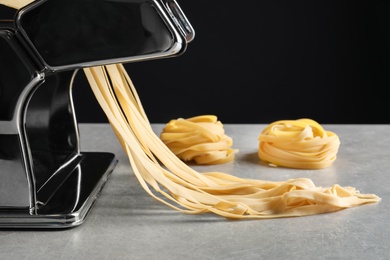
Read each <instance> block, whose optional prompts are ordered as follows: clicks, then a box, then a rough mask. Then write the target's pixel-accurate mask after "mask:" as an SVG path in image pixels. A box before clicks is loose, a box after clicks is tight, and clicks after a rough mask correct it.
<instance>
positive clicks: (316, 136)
mask: <svg viewBox="0 0 390 260" xmlns="http://www.w3.org/2000/svg"><path fill="white" fill-rule="evenodd" d="M258 139H259V148H258V155H259V158H260V159H261V160H263V161H266V162H269V163H270V165H271V166H284V167H290V168H301V169H321V168H326V167H328V166H330V165H331V164H332V163H333V162H334V161H335V160H336V155H337V152H338V149H339V146H340V140H339V137H338V136H337V135H336V134H335V133H333V132H331V131H326V130H325V129H324V128H323V127H322V126H321V125H320V124H318V123H317V122H316V121H314V120H312V119H308V118H303V119H298V120H280V121H276V122H273V123H271V124H269V125H268V126H267V127H265V128H264V130H263V131H262V132H261V134H260V135H259V138H258Z"/></svg>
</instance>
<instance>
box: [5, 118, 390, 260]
mask: <svg viewBox="0 0 390 260" xmlns="http://www.w3.org/2000/svg"><path fill="white" fill-rule="evenodd" d="M323 126H324V128H325V129H326V130H330V131H333V132H335V133H336V134H337V135H338V136H339V137H340V140H341V145H340V149H339V152H338V157H337V160H336V161H335V162H334V164H333V165H332V166H330V167H329V168H326V169H321V170H297V169H284V168H272V167H268V166H267V165H265V164H262V163H260V162H259V159H258V157H257V147H258V141H257V137H258V135H259V133H260V132H261V130H262V129H263V128H264V127H265V125H260V124H259V125H249V124H248V125H247V124H236V125H235V124H225V125H224V128H225V132H226V134H227V135H229V136H231V137H232V138H233V141H234V143H233V148H236V149H239V152H238V153H237V155H236V158H235V160H234V162H232V163H227V164H222V165H213V166H194V168H195V169H196V170H198V171H201V172H202V171H221V172H225V173H229V174H233V175H237V176H240V177H247V178H255V179H262V180H271V181H284V180H287V179H291V178H299V177H307V178H310V179H312V180H313V182H314V183H315V184H316V185H317V186H323V187H328V186H331V185H333V184H340V185H341V186H352V187H355V188H357V189H358V190H360V192H361V193H374V194H376V195H378V196H379V197H381V198H382V200H381V201H380V202H379V203H376V204H367V205H362V206H358V207H354V208H349V209H345V210H341V211H338V212H334V213H328V214H320V215H314V216H304V217H296V218H282V219H264V220H238V221H235V220H227V219H224V218H222V217H219V216H216V215H212V214H203V215H187V214H185V213H180V212H177V211H175V210H173V209H171V208H169V207H168V206H166V205H163V204H162V203H160V202H158V201H156V200H155V199H154V198H152V197H151V196H149V195H148V194H147V193H146V192H145V191H144V190H143V189H142V187H141V185H140V184H139V183H138V181H137V179H136V177H135V176H134V174H133V172H132V169H131V167H130V165H129V161H128V159H127V157H126V155H125V153H124V152H123V150H122V148H121V146H120V145H119V143H118V141H117V139H116V137H115V135H114V134H113V132H112V130H111V127H110V126H109V125H108V124H80V136H81V147H82V150H83V151H84V150H85V151H108V152H112V153H114V154H115V155H116V156H117V158H118V160H119V162H118V165H117V166H116V168H115V169H114V171H113V173H112V174H111V176H110V177H109V179H108V181H107V182H106V184H105V186H104V188H103V189H102V191H101V193H100V196H99V197H98V199H97V200H96V202H95V204H94V205H93V207H92V208H91V210H90V212H89V214H88V216H87V218H86V220H85V222H84V223H82V224H81V225H80V226H77V227H73V228H67V229H60V230H0V259H20V260H22V259H23V260H26V259H37V260H38V259H39V260H45V259H50V260H52V259H57V260H59V259H67V260H68V259H78V260H82V259H93V260H100V259H110V260H111V259H115V260H119V259H134V260H135V259H148V260H149V259H150V260H151V259H170V260H175V259H178V260H179V259H180V260H182V259H197V260H198V259H199V260H200V259H202V260H208V259H224V260H227V259H241V260H243V259H373V260H374V259H390V258H389V255H390V223H389V221H390V206H389V205H390V203H389V200H390V125H323ZM162 127H163V125H162V124H154V125H153V129H154V130H155V132H156V133H157V134H159V133H160V132H161V130H162Z"/></svg>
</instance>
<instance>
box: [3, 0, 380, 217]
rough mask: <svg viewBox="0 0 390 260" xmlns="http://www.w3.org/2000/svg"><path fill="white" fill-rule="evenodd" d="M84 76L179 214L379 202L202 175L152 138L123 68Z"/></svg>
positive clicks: (153, 187) (144, 177)
mask: <svg viewBox="0 0 390 260" xmlns="http://www.w3.org/2000/svg"><path fill="white" fill-rule="evenodd" d="M1 1H2V0H0V2H1ZM21 2H24V3H25V4H27V3H29V2H31V0H26V1H21ZM1 3H7V2H4V1H3V2H1ZM20 7H22V6H18V8H20ZM84 72H85V75H86V77H87V79H88V81H89V83H90V86H91V89H92V91H93V92H94V94H95V96H96V99H97V100H98V102H99V104H100V106H101V108H102V109H103V111H104V112H105V114H106V116H107V118H108V120H109V122H110V124H111V126H112V128H113V130H114V132H115V133H116V135H117V137H118V140H119V142H120V143H121V145H122V147H123V149H124V151H125V152H126V153H127V155H128V158H129V161H130V164H131V167H132V169H133V172H134V174H135V176H136V177H137V179H138V181H139V183H140V185H141V186H142V187H143V188H144V190H145V191H146V192H147V193H148V194H150V195H151V196H152V197H154V198H155V199H156V200H158V201H160V202H162V203H164V204H166V205H168V206H170V207H172V208H174V209H176V210H178V211H180V212H184V213H188V214H200V213H206V212H212V213H215V214H217V215H220V216H223V217H226V218H231V219H244V218H245V219H248V218H256V219H263V218H279V217H293V216H304V215H313V214H319V213H325V212H333V211H337V210H341V209H344V208H349V207H354V206H358V205H362V204H366V203H375V202H378V201H379V200H380V198H379V197H378V196H376V195H374V194H361V193H360V192H359V191H358V190H356V189H355V188H353V187H341V186H339V185H337V184H335V185H333V186H332V187H329V188H321V187H316V186H315V185H314V183H313V182H312V181H311V180H310V179H307V178H299V179H291V180H287V181H283V182H271V181H262V180H255V179H244V178H239V177H236V176H233V175H229V174H226V173H221V172H205V173H199V172H197V171H195V170H193V169H192V168H190V167H189V166H188V165H186V164H185V162H183V161H182V160H180V159H179V158H178V157H177V156H176V155H175V154H174V153H172V152H171V151H170V150H169V148H168V147H167V146H166V145H165V144H164V143H163V142H162V141H161V139H160V138H159V137H158V136H156V135H155V134H154V132H153V130H152V127H151V125H150V123H149V121H148V118H147V116H146V114H145V112H144V110H143V107H142V105H141V101H140V99H139V97H138V95H137V92H136V90H135V88H134V86H133V84H132V82H131V79H130V77H129V76H128V74H127V72H126V70H125V69H124V67H123V65H122V64H117V65H107V66H98V67H93V68H86V69H84Z"/></svg>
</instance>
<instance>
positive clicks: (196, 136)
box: [160, 115, 237, 164]
mask: <svg viewBox="0 0 390 260" xmlns="http://www.w3.org/2000/svg"><path fill="white" fill-rule="evenodd" d="M160 138H161V140H162V141H163V142H164V143H165V145H166V146H167V147H168V148H169V149H170V150H171V151H172V152H173V153H174V154H175V155H176V156H177V157H179V158H180V159H182V160H183V161H195V162H196V163H197V164H220V163H226V162H230V161H232V160H233V159H234V154H235V153H236V152H237V150H236V149H232V148H231V146H232V144H233V140H232V138H230V137H229V136H227V135H226V134H225V131H224V129H223V125H222V123H221V122H220V121H218V119H217V117H216V116H215V115H201V116H196V117H191V118H187V119H183V118H179V119H174V120H171V121H169V122H168V124H167V125H166V126H165V127H164V129H163V131H162V133H161V134H160Z"/></svg>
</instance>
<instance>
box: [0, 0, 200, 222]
mask: <svg viewBox="0 0 390 260" xmlns="http://www.w3.org/2000/svg"><path fill="white" fill-rule="evenodd" d="M194 35H195V34H194V30H193V28H192V26H191V25H190V23H189V21H188V19H187V18H186V16H185V15H184V13H183V11H182V10H181V8H180V6H179V5H178V3H177V2H176V1H175V0H147V1H146V0H43V1H34V2H33V3H31V4H29V5H27V6H25V7H23V8H22V9H20V10H18V11H17V12H16V15H15V17H14V18H13V19H11V20H10V21H5V20H2V21H1V17H0V57H1V58H0V228H53V229H56V228H67V227H74V226H78V225H80V224H81V223H83V222H84V220H85V219H86V216H87V215H88V212H89V211H90V209H91V207H92V206H93V204H94V202H95V201H96V199H97V197H98V195H99V193H100V192H101V190H102V188H103V186H104V185H105V183H106V181H107V179H108V178H109V176H110V174H111V173H112V171H113V169H114V168H115V166H116V164H117V159H116V157H115V155H114V154H112V153H107V152H99V151H96V152H83V151H80V145H79V139H80V136H79V131H78V122H77V119H76V114H75V109H74V106H73V101H72V87H73V83H74V80H75V76H76V74H77V73H78V72H80V70H82V69H83V68H87V67H92V66H101V65H108V64H115V63H127V62H138V61H146V60H151V59H160V58H168V57H175V56H178V55H180V54H182V53H183V52H184V51H185V50H186V47H187V44H188V43H189V42H191V41H192V39H193V38H194ZM80 73H82V71H81V72H80Z"/></svg>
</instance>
